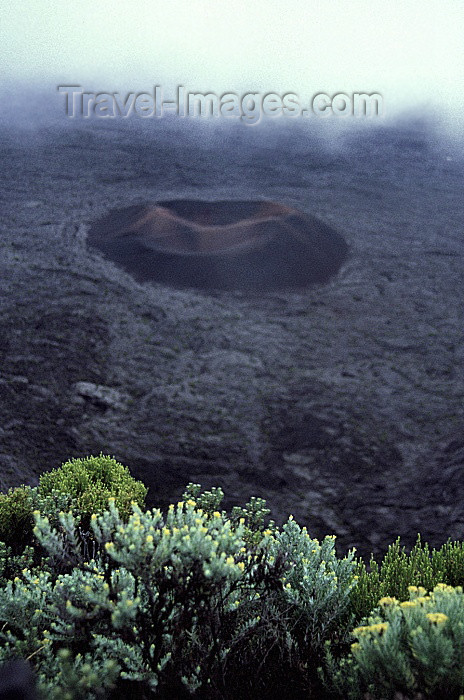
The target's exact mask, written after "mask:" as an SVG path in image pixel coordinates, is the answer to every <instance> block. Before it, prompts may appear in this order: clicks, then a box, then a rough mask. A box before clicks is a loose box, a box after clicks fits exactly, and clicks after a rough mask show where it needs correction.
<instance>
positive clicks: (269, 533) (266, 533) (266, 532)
mask: <svg viewBox="0 0 464 700" xmlns="http://www.w3.org/2000/svg"><path fill="white" fill-rule="evenodd" d="M263 535H272V530H269V528H268V529H267V530H264V532H263Z"/></svg>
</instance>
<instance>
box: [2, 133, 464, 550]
mask: <svg viewBox="0 0 464 700" xmlns="http://www.w3.org/2000/svg"><path fill="white" fill-rule="evenodd" d="M2 135H3V138H2V141H1V144H0V157H1V162H2V167H1V170H0V200H1V204H0V225H1V238H0V488H1V489H2V490H5V489H7V488H8V487H10V486H15V485H19V484H20V483H30V484H36V483H37V479H38V475H39V474H40V473H41V472H42V471H44V470H47V469H51V468H53V467H57V466H59V465H60V463H61V462H62V461H64V460H65V459H67V458H69V457H72V456H80V455H88V454H95V453H99V452H100V451H103V452H104V453H107V454H108V453H109V454H111V455H114V456H115V457H117V458H118V459H119V460H120V461H121V462H123V463H124V464H127V465H128V466H129V468H130V469H131V471H132V473H133V474H134V475H135V476H136V477H138V478H140V479H142V480H143V481H144V482H145V483H146V484H147V485H148V486H149V496H148V502H149V505H155V504H156V505H162V506H165V505H166V504H167V503H168V502H170V501H171V500H172V499H177V498H178V497H179V496H180V495H181V494H182V490H183V487H184V486H185V485H186V484H187V483H188V482H189V481H195V482H199V483H201V484H202V485H203V486H204V487H211V486H213V485H218V486H222V487H223V488H224V490H225V492H226V505H227V506H230V505H232V504H235V503H243V502H244V501H245V500H246V499H247V498H248V497H249V496H251V495H258V496H262V497H264V498H266V499H267V500H268V503H269V505H270V507H271V508H272V512H273V516H274V517H275V519H276V520H278V521H281V520H282V519H283V518H285V517H286V516H287V515H288V513H290V512H291V513H293V514H294V516H295V518H296V519H297V520H298V521H299V522H301V523H302V524H305V525H307V527H308V529H309V531H310V532H311V533H312V534H313V535H315V536H322V535H324V534H332V533H333V534H336V535H337V541H338V546H339V548H340V550H343V549H346V548H347V547H350V546H356V547H357V548H358V550H359V551H360V552H361V553H365V554H368V553H370V552H371V551H373V552H378V551H380V550H383V549H385V547H386V545H387V544H388V543H389V542H391V541H392V539H394V538H396V536H397V535H401V536H402V538H403V539H404V543H405V544H407V545H411V544H412V543H413V541H414V540H415V537H416V534H417V532H418V531H420V532H421V533H422V534H423V536H424V537H425V538H426V539H428V540H429V541H430V542H431V543H432V544H433V545H439V544H441V543H442V542H444V541H445V540H446V539H447V538H448V537H453V538H458V537H459V538H461V539H462V538H463V537H464V499H463V497H462V494H463V486H464V437H463V435H464V432H463V427H464V402H463V399H464V381H463V379H464V376H463V373H464V371H463V367H464V338H463V327H464V324H463V301H464V285H463V254H464V241H463V228H464V217H463V214H464V197H463V186H464V164H463V156H462V153H456V150H455V148H454V147H453V146H452V145H451V142H447V141H446V140H445V139H444V138H442V137H441V136H440V134H439V133H438V132H437V131H434V130H433V129H431V128H430V127H429V126H426V125H424V124H421V123H417V124H412V123H405V124H402V125H401V124H397V125H396V126H393V125H391V126H383V127H382V128H375V129H374V128H369V129H367V128H366V129H360V130H356V131H355V132H354V131H353V132H351V131H350V130H346V132H345V133H344V134H338V135H337V136H335V135H334V136H333V138H329V136H327V138H324V139H322V138H318V139H316V138H315V137H314V136H313V135H311V131H310V130H307V131H304V130H302V129H296V128H293V125H292V126H289V125H285V128H283V127H282V128H279V127H277V126H275V127H274V125H272V126H271V125H269V126H264V125H263V126H261V125H260V126H259V128H250V127H247V126H241V128H230V129H213V128H211V129H209V128H207V127H206V126H202V127H201V128H200V127H199V126H197V125H196V124H195V125H194V126H192V125H191V124H190V125H189V129H186V128H181V127H179V126H176V125H174V124H172V123H170V122H169V121H166V123H163V124H161V123H159V122H157V123H156V125H153V124H151V125H150V128H149V127H147V128H142V127H137V128H136V127H135V126H133V125H128V124H123V125H121V124H118V125H115V124H111V125H110V126H108V125H107V124H102V122H99V121H98V120H94V121H92V122H90V123H84V122H82V121H81V122H76V123H71V122H69V121H68V122H66V121H65V120H63V122H62V123H61V124H60V126H56V125H54V126H53V125H50V126H46V125H44V126H43V127H41V128H37V129H35V130H30V129H27V128H13V127H5V128H3V129H2ZM179 199H182V200H189V201H201V202H210V203H214V202H224V201H228V202H230V201H231V200H237V201H243V200H246V201H254V202H261V201H267V202H275V203H278V204H279V205H281V206H282V207H286V208H289V209H291V210H298V211H299V212H302V213H303V214H304V215H308V216H311V217H316V219H317V220H319V221H321V222H324V224H325V225H326V226H327V227H328V228H329V229H330V230H334V231H337V232H339V234H341V236H343V239H344V240H345V241H346V243H347V245H348V254H347V256H346V259H344V261H343V263H342V264H341V267H340V269H339V270H338V272H336V274H334V275H332V276H331V277H330V279H328V280H327V281H325V282H324V283H318V284H314V285H310V286H307V287H306V288H303V287H301V288H296V289H281V288H267V287H266V286H264V287H263V286H262V287H261V288H260V289H255V290H253V289H223V290H221V289H210V290H208V289H203V290H202V289H196V288H190V287H188V285H187V286H186V285H185V284H183V286H182V287H177V288H176V287H175V286H170V285H169V284H167V283H166V282H163V283H161V282H156V281H151V280H145V281H141V280H140V279H139V280H137V279H136V278H135V277H134V276H132V275H131V274H130V273H129V272H128V271H127V270H124V269H123V268H122V267H121V266H119V265H117V264H116V263H115V262H114V261H111V260H110V259H109V258H108V257H107V256H106V255H104V254H103V253H102V252H100V251H98V250H96V249H95V248H94V247H93V246H91V245H89V244H88V241H87V234H88V232H89V230H90V229H91V227H92V225H93V224H94V223H95V222H96V221H98V220H101V219H102V218H104V217H107V216H108V215H109V214H110V212H112V211H114V210H115V209H122V208H128V207H140V206H142V205H145V204H146V203H147V202H162V201H165V202H172V201H173V200H179Z"/></svg>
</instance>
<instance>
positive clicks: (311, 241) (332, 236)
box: [87, 199, 348, 291]
mask: <svg viewBox="0 0 464 700" xmlns="http://www.w3.org/2000/svg"><path fill="white" fill-rule="evenodd" d="M87 241H88V243H89V245H92V246H94V247H95V248H97V249H98V250H101V251H102V252H103V253H104V254H105V255H106V256H107V257H108V258H109V259H111V260H113V261H114V262H116V263H117V264H118V265H121V266H122V267H123V268H124V269H125V270H127V271H128V272H130V273H131V274H133V275H134V277H135V278H136V279H137V280H139V281H142V282H144V281H147V280H151V281H155V282H162V283H165V284H169V285H173V286H175V287H198V288H200V289H229V290H230V289H247V290H261V291H264V290H271V289H291V288H293V289H297V288H299V287H305V286H307V285H309V284H316V283H322V282H327V281H328V280H329V279H330V277H332V276H333V275H334V274H335V273H336V272H337V271H338V269H339V267H340V265H341V263H342V262H343V261H344V260H345V258H346V255H347V252H348V246H347V245H346V243H345V241H344V240H343V238H342V236H341V235H340V234H339V233H337V232H336V231H334V230H333V229H331V228H330V227H329V226H327V225H326V224H324V223H323V222H321V221H318V220H317V219H316V218H315V217H313V216H309V215H307V214H304V213H302V212H299V211H298V210H297V209H293V208H290V207H284V206H282V205H279V204H276V203H274V202H266V201H259V200H258V201H240V200H226V201H213V202H203V201H200V200H183V199H177V200H173V201H169V202H157V203H155V204H151V205H141V206H131V207H127V208H123V209H117V210H115V211H112V212H110V213H109V214H108V215H107V216H105V217H103V218H102V219H99V220H98V221H97V222H95V223H94V224H93V225H92V226H91V227H90V229H89V232H88V235H87Z"/></svg>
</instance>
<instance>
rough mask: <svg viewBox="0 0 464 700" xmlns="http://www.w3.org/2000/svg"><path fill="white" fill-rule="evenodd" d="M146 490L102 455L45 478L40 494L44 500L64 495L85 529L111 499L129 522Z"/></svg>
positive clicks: (68, 464) (73, 463) (75, 461)
mask: <svg viewBox="0 0 464 700" xmlns="http://www.w3.org/2000/svg"><path fill="white" fill-rule="evenodd" d="M147 490H148V489H147V488H146V486H144V484H143V483H142V482H141V481H136V480H135V479H134V478H133V477H132V476H131V475H130V472H129V469H128V468H127V467H124V466H123V465H122V464H120V463H119V462H117V461H116V460H115V459H113V458H111V457H105V456H104V455H100V456H99V457H86V458H85V459H72V460H70V461H69V462H66V463H65V464H63V465H62V466H61V467H60V468H59V469H54V470H52V471H50V472H46V473H45V474H42V475H41V476H40V480H39V487H38V494H39V496H41V497H47V496H48V497H50V496H52V497H55V496H56V495H58V494H65V495H66V497H67V498H68V499H69V506H72V510H73V512H75V513H76V514H77V513H79V515H80V516H81V518H82V523H83V527H86V526H88V525H89V523H90V516H91V515H92V514H93V513H101V512H102V511H103V510H105V508H106V507H107V504H108V498H110V497H113V498H115V502H116V506H117V508H118V509H119V512H120V514H121V517H122V518H123V519H127V518H128V517H129V515H130V513H131V503H132V501H135V503H137V504H138V505H139V506H140V507H142V506H143V504H144V501H145V496H146V494H147ZM39 510H41V509H40V507H39Z"/></svg>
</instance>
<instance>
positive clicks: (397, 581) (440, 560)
mask: <svg viewBox="0 0 464 700" xmlns="http://www.w3.org/2000/svg"><path fill="white" fill-rule="evenodd" d="M369 568H370V570H369V571H368V570H367V567H366V565H365V563H364V562H363V561H358V566H357V571H356V575H357V585H356V587H355V588H354V589H353V591H352V594H351V609H352V611H353V613H354V615H355V618H356V619H357V620H361V619H362V618H363V617H365V616H366V615H368V614H369V612H370V611H371V610H373V609H374V608H375V607H376V605H377V601H379V600H380V598H382V597H384V596H393V597H395V598H398V600H400V601H402V600H408V598H409V586H422V587H423V588H425V589H427V590H432V589H433V587H434V586H436V585H437V584H438V583H446V584H448V585H450V586H459V585H462V586H464V543H463V542H451V541H449V542H447V543H446V544H444V545H443V546H442V547H441V548H440V549H438V550H435V549H434V550H432V551H430V548H429V546H428V544H422V542H421V538H420V536H418V538H417V542H416V544H415V546H414V547H413V549H412V550H411V552H410V553H409V554H408V553H407V552H406V550H405V548H404V547H401V544H400V540H399V538H398V539H397V540H396V542H394V543H393V544H391V545H390V546H389V548H388V551H387V553H386V555H385V557H384V558H383V560H382V562H381V563H380V565H379V564H378V563H377V562H376V561H375V560H374V559H373V558H372V559H371V561H370V563H369Z"/></svg>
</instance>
